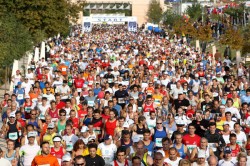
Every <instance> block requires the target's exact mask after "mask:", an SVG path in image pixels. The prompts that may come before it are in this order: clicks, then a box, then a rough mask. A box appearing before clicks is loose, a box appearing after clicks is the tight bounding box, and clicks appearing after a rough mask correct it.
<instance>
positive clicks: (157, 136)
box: [153, 127, 167, 146]
mask: <svg viewBox="0 0 250 166" xmlns="http://www.w3.org/2000/svg"><path fill="white" fill-rule="evenodd" d="M154 131H155V133H154V135H153V140H154V142H155V143H156V146H157V144H158V142H159V143H161V140H162V138H164V137H166V136H167V133H166V128H165V127H163V130H162V131H159V130H157V128H156V127H154Z"/></svg>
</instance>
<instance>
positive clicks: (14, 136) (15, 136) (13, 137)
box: [9, 132, 18, 141]
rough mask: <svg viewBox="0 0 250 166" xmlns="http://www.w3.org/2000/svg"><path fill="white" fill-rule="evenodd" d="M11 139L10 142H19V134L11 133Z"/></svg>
mask: <svg viewBox="0 0 250 166" xmlns="http://www.w3.org/2000/svg"><path fill="white" fill-rule="evenodd" d="M9 139H10V140H13V141H15V140H17V139H18V133H17V132H13V133H9Z"/></svg>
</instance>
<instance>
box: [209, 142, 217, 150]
mask: <svg viewBox="0 0 250 166" xmlns="http://www.w3.org/2000/svg"><path fill="white" fill-rule="evenodd" d="M208 146H209V147H210V148H211V149H212V150H213V151H214V152H215V151H216V150H217V148H216V145H215V143H208Z"/></svg>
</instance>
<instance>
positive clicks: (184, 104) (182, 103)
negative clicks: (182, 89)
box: [174, 99, 190, 110]
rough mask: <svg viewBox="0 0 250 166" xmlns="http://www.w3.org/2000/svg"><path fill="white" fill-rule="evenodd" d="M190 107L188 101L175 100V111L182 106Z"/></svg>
mask: <svg viewBox="0 0 250 166" xmlns="http://www.w3.org/2000/svg"><path fill="white" fill-rule="evenodd" d="M189 105H190V103H189V101H188V100H187V99H183V100H179V99H175V100H174V106H175V110H178V109H179V108H180V107H181V106H184V107H188V106H189Z"/></svg>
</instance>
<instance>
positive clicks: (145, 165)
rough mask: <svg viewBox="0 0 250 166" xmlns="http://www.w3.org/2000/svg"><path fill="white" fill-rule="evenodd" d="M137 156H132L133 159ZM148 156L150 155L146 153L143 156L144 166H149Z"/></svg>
mask: <svg viewBox="0 0 250 166" xmlns="http://www.w3.org/2000/svg"><path fill="white" fill-rule="evenodd" d="M134 156H136V153H134V154H132V157H134ZM147 156H148V153H144V155H143V158H142V160H141V163H142V164H143V165H144V166H148V164H147Z"/></svg>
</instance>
